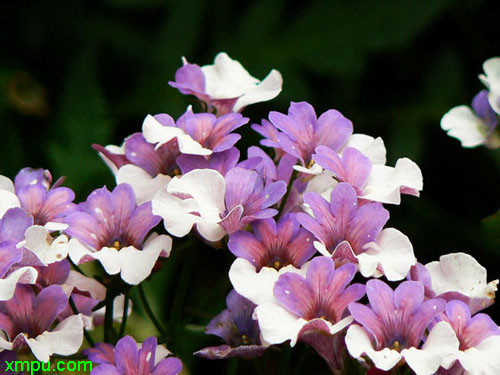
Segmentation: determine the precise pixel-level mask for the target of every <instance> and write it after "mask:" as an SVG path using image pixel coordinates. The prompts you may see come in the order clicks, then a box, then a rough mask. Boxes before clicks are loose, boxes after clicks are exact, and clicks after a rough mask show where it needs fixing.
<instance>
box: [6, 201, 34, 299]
mask: <svg viewBox="0 0 500 375" xmlns="http://www.w3.org/2000/svg"><path fill="white" fill-rule="evenodd" d="M32 224H33V218H32V217H31V216H29V215H28V214H26V212H24V210H22V209H21V208H11V209H9V210H8V211H7V212H6V213H5V214H4V215H3V217H2V218H1V219H0V261H1V262H0V301H5V300H8V299H10V298H12V296H13V295H14V291H15V289H16V285H17V283H23V284H33V283H35V281H36V278H37V271H36V269H35V268H33V267H30V266H28V265H26V264H21V261H22V259H23V248H22V247H19V246H17V245H18V244H19V243H20V242H21V241H22V239H23V237H24V232H25V231H26V229H27V228H29V227H30V226H31V225H32Z"/></svg>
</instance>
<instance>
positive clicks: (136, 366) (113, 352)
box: [83, 336, 182, 375]
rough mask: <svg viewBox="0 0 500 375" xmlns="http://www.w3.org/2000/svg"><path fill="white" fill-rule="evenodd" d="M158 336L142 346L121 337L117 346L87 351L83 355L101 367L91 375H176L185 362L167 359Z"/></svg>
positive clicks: (127, 337) (130, 339) (102, 346)
mask: <svg viewBox="0 0 500 375" xmlns="http://www.w3.org/2000/svg"><path fill="white" fill-rule="evenodd" d="M157 343H158V342H157V340H156V337H149V338H147V339H146V340H145V341H144V343H143V344H142V346H139V345H138V344H137V343H136V342H135V340H134V339H133V338H132V337H130V336H125V337H123V338H121V339H120V340H119V341H118V342H117V344H116V346H115V347H114V348H113V346H112V345H110V344H106V343H100V344H97V345H96V346H95V348H91V349H85V350H84V351H83V354H85V355H86V356H88V358H89V360H91V361H92V362H93V363H98V364H99V366H97V367H95V368H93V369H92V372H91V374H92V375H132V374H138V375H139V374H140V375H177V374H179V373H180V372H181V370H182V362H181V361H180V360H179V359H178V358H175V357H169V358H166V357H167V355H168V350H167V349H166V348H165V347H163V346H159V345H158V344H157Z"/></svg>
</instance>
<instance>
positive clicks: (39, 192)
mask: <svg viewBox="0 0 500 375" xmlns="http://www.w3.org/2000/svg"><path fill="white" fill-rule="evenodd" d="M16 193H17V196H18V198H19V201H20V202H21V206H22V207H23V208H24V209H25V210H26V211H27V212H28V213H30V214H31V215H34V214H36V213H37V212H38V211H40V209H41V208H42V205H43V202H44V201H45V196H46V195H47V189H46V188H45V187H44V186H43V185H41V184H36V185H28V186H25V187H23V188H22V189H19V191H16Z"/></svg>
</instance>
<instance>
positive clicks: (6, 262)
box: [0, 242, 23, 278]
mask: <svg viewBox="0 0 500 375" xmlns="http://www.w3.org/2000/svg"><path fill="white" fill-rule="evenodd" d="M22 257H23V250H22V249H18V248H17V247H16V243H15V242H2V243H0V278H1V277H3V276H4V275H5V274H6V273H7V271H9V269H10V267H12V265H14V264H16V263H19V262H20V261H21V259H22Z"/></svg>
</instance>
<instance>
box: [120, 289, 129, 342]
mask: <svg viewBox="0 0 500 375" xmlns="http://www.w3.org/2000/svg"><path fill="white" fill-rule="evenodd" d="M129 301H130V297H129V296H128V293H125V301H124V302H123V317H122V324H121V325H120V332H119V334H118V337H120V338H121V337H123V335H124V334H125V328H126V327H127V319H128V305H129Z"/></svg>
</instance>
